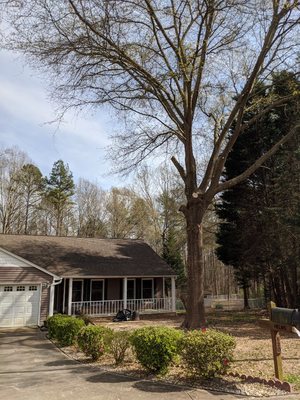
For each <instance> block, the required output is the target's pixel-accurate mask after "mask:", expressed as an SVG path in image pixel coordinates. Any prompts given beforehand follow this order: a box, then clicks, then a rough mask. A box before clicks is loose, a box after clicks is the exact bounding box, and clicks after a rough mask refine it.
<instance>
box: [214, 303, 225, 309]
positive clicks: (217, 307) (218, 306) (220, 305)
mask: <svg viewBox="0 0 300 400" xmlns="http://www.w3.org/2000/svg"><path fill="white" fill-rule="evenodd" d="M223 308H224V307H223V304H221V303H217V304H216V305H215V309H216V310H223Z"/></svg>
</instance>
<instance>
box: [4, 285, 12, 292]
mask: <svg viewBox="0 0 300 400" xmlns="http://www.w3.org/2000/svg"><path fill="white" fill-rule="evenodd" d="M12 291H13V287H12V286H4V292H12Z"/></svg>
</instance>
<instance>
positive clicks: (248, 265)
mask: <svg viewBox="0 0 300 400" xmlns="http://www.w3.org/2000/svg"><path fill="white" fill-rule="evenodd" d="M273 83H274V89H273V90H272V92H269V91H268V88H267V86H265V85H263V84H259V85H258V86H257V91H256V93H257V95H256V98H254V99H253V103H254V104H255V103H256V104H263V103H264V101H265V99H267V98H268V97H269V96H273V97H276V96H288V95H289V94H291V93H292V92H294V91H295V90H299V81H297V79H296V78H295V77H294V75H293V74H292V73H289V72H285V71H283V72H281V73H278V74H276V75H274V76H273ZM254 114H255V109H254V110H253V113H250V114H249V115H248V116H246V117H248V118H249V119H251V117H252V116H253V115H254ZM295 119H299V108H298V105H297V102H296V101H295V100H293V101H292V100H291V101H290V102H289V104H288V105H287V106H285V107H284V108H283V107H282V108H279V109H276V110H270V111H269V112H268V113H266V114H265V115H264V116H263V117H262V118H261V119H260V120H259V121H258V122H257V124H256V126H253V127H252V128H251V129H250V128H248V129H246V130H245V132H244V133H243V134H242V135H241V136H240V138H239V139H238V140H237V142H236V143H235V146H234V148H233V150H232V152H231V154H230V156H229V158H228V160H227V162H226V173H225V175H224V179H225V180H227V179H231V178H232V177H234V176H236V175H238V174H239V173H241V172H242V170H243V169H246V168H247V167H248V166H249V165H251V164H252V163H253V161H254V160H255V159H257V156H258V155H259V152H260V151H262V149H264V148H268V146H270V145H271V144H272V143H274V142H276V141H277V140H278V139H280V138H281V137H282V136H283V135H284V134H285V132H286V130H287V129H289V127H290V126H291V124H292V123H293V122H294V121H295ZM299 144H300V143H299V139H297V138H294V139H293V140H292V141H290V142H289V143H288V144H286V145H285V147H283V148H282V149H281V150H280V151H279V152H278V153H277V155H276V157H272V158H271V159H270V160H269V161H268V162H267V163H266V164H265V165H264V166H263V167H261V168H259V169H258V170H257V171H256V172H255V173H254V174H252V175H251V176H250V177H249V178H248V179H247V180H246V181H245V182H243V183H242V184H240V185H238V186H236V187H235V188H233V189H230V190H228V191H226V192H225V193H223V194H222V196H221V200H222V202H221V204H220V205H219V206H218V216H219V217H220V218H221V219H222V220H223V222H222V223H221V224H220V227H219V232H218V235H217V238H218V239H217V240H218V243H219V245H220V247H219V248H218V250H217V253H218V256H219V258H220V259H221V260H222V261H223V262H225V263H227V264H231V265H233V267H234V268H235V270H236V276H237V280H238V282H239V284H240V285H241V286H242V287H243V289H244V291H245V290H246V287H248V286H249V285H250V282H251V280H253V279H257V277H260V278H261V279H262V280H263V282H264V286H265V297H266V299H269V298H270V296H272V297H273V299H275V301H276V302H277V304H278V305H281V306H292V307H294V306H295V304H296V302H297V300H296V298H297V296H299V295H297V293H299V288H298V287H297V277H298V274H299V270H298V272H297V269H296V266H295V265H296V263H295V261H294V262H291V260H292V259H294V260H295V257H296V256H297V254H299V248H297V247H299V245H298V244H297V243H299V241H296V242H295V241H294V240H293V237H294V238H295V233H293V232H292V230H291V228H290V227H289V223H288V215H289V217H291V218H292V219H293V220H294V221H295V219H294V218H295V215H296V207H295V204H299V194H300V186H299V172H300V169H299V157H298V158H297V152H299V148H300V147H299ZM242 160H244V162H242ZM294 178H295V179H294ZM287 214H288V215H287ZM298 239H299V236H298ZM293 242H295V245H292V244H291V243H293ZM298 301H299V300H298Z"/></svg>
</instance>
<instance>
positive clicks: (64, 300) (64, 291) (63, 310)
mask: <svg viewBox="0 0 300 400" xmlns="http://www.w3.org/2000/svg"><path fill="white" fill-rule="evenodd" d="M65 308H66V278H64V290H63V306H62V312H63V314H64V313H65Z"/></svg>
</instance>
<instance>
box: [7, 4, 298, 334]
mask: <svg viewBox="0 0 300 400" xmlns="http://www.w3.org/2000/svg"><path fill="white" fill-rule="evenodd" d="M9 5H10V7H8V11H7V10H6V11H5V12H6V18H8V22H9V23H10V24H11V27H12V28H11V30H10V32H12V35H10V37H9V39H8V40H9V45H10V48H12V49H15V50H19V51H21V52H23V53H25V54H26V55H27V56H28V59H29V60H31V62H32V63H33V65H35V66H37V67H38V68H42V70H43V71H44V70H46V71H47V72H48V73H50V74H51V84H52V85H54V86H55V96H56V99H59V100H60V101H61V103H62V107H65V108H68V107H71V106H76V107H82V106H84V105H93V106H98V105H101V104H103V103H109V104H110V105H112V106H113V107H115V108H116V109H117V110H121V111H125V113H126V117H127V125H126V126H125V128H124V132H120V134H119V135H118V136H117V137H116V145H117V146H118V150H117V155H118V160H120V159H121V158H123V161H124V163H123V166H124V169H127V170H128V169H130V168H133V167H135V166H136V164H137V163H139V162H141V161H142V160H144V159H145V158H146V157H147V156H149V155H150V154H152V153H153V152H154V151H155V150H157V149H158V148H161V146H163V145H164V149H165V151H166V152H167V153H168V154H169V155H170V158H171V159H172V162H173V164H174V166H175V167H176V169H177V171H178V173H179V174H180V177H181V178H182V181H183V183H184V187H185V196H186V201H185V204H183V205H182V207H181V211H182V212H183V214H184V216H185V219H186V226H187V248H188V278H189V279H188V281H189V291H188V293H189V299H188V309H187V314H186V319H185V326H186V327H187V328H194V327H198V326H201V325H203V324H204V323H205V315H204V300H203V297H204V296H203V257H202V221H203V217H204V215H205V213H206V210H207V209H208V206H209V205H210V203H211V202H212V200H213V198H214V197H215V196H216V195H217V194H218V193H220V192H222V191H224V190H226V189H228V188H230V187H232V186H233V185H235V184H237V183H239V182H241V181H242V180H243V179H245V178H246V177H248V176H249V175H250V174H251V173H253V172H254V171H255V170H256V169H257V168H259V167H260V166H261V165H262V164H263V162H264V161H265V160H266V159H267V158H268V157H270V156H271V155H272V154H274V153H275V152H276V150H277V149H278V148H279V147H280V146H281V145H283V144H284V142H286V141H287V140H288V139H289V138H290V137H291V136H292V135H294V134H296V133H298V132H299V121H295V125H294V127H293V128H292V129H291V130H290V131H289V132H286V134H285V136H284V137H283V138H282V139H281V140H280V141H279V142H278V143H274V145H273V147H271V148H270V149H269V150H267V151H265V152H263V151H262V154H261V157H260V158H259V159H258V160H256V162H255V163H254V164H253V165H252V166H251V167H249V168H247V169H246V170H245V171H244V172H243V173H242V174H240V175H239V176H236V177H235V178H233V179H230V180H229V181H226V182H223V181H222V180H221V179H220V176H221V173H222V171H223V168H224V163H225V161H226V158H227V156H228V154H229V152H230V151H231V149H232V146H233V145H234V143H235V141H236V139H237V137H238V136H239V135H240V134H241V133H242V132H243V131H244V130H245V128H246V127H247V126H249V125H251V124H255V122H256V121H257V120H258V119H259V117H260V116H261V115H262V114H264V113H266V112H267V111H268V110H269V109H270V108H274V107H281V106H283V105H284V104H285V102H286V101H287V100H288V98H287V97H281V98H279V97H274V98H272V100H270V101H269V102H268V103H267V104H259V105H255V104H253V102H250V101H249V100H250V99H251V97H252V94H253V87H254V85H255V83H256V82H257V81H258V80H260V79H262V80H265V81H267V82H269V80H268V78H269V77H270V74H271V73H272V71H274V70H276V69H278V68H286V69H289V70H293V68H295V65H296V63H297V57H296V55H297V51H299V44H298V43H297V42H298V40H297V35H298V38H299V8H300V2H299V1H296V0H63V1H62V0H22V1H17V0H16V1H10V2H9ZM7 12H8V13H9V15H8V14H7ZM295 72H296V71H295ZM297 95H299V94H298V93H294V94H293V96H297ZM249 104H251V107H252V108H255V107H256V106H257V109H258V112H257V114H256V115H255V116H254V117H252V118H251V119H249V120H247V118H246V117H245V115H247V111H248V110H249ZM245 121H246V122H245ZM249 145H251V143H249ZM205 160H206V161H207V163H206V166H205V168H202V165H203V161H205ZM119 164H120V162H118V165H119Z"/></svg>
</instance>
